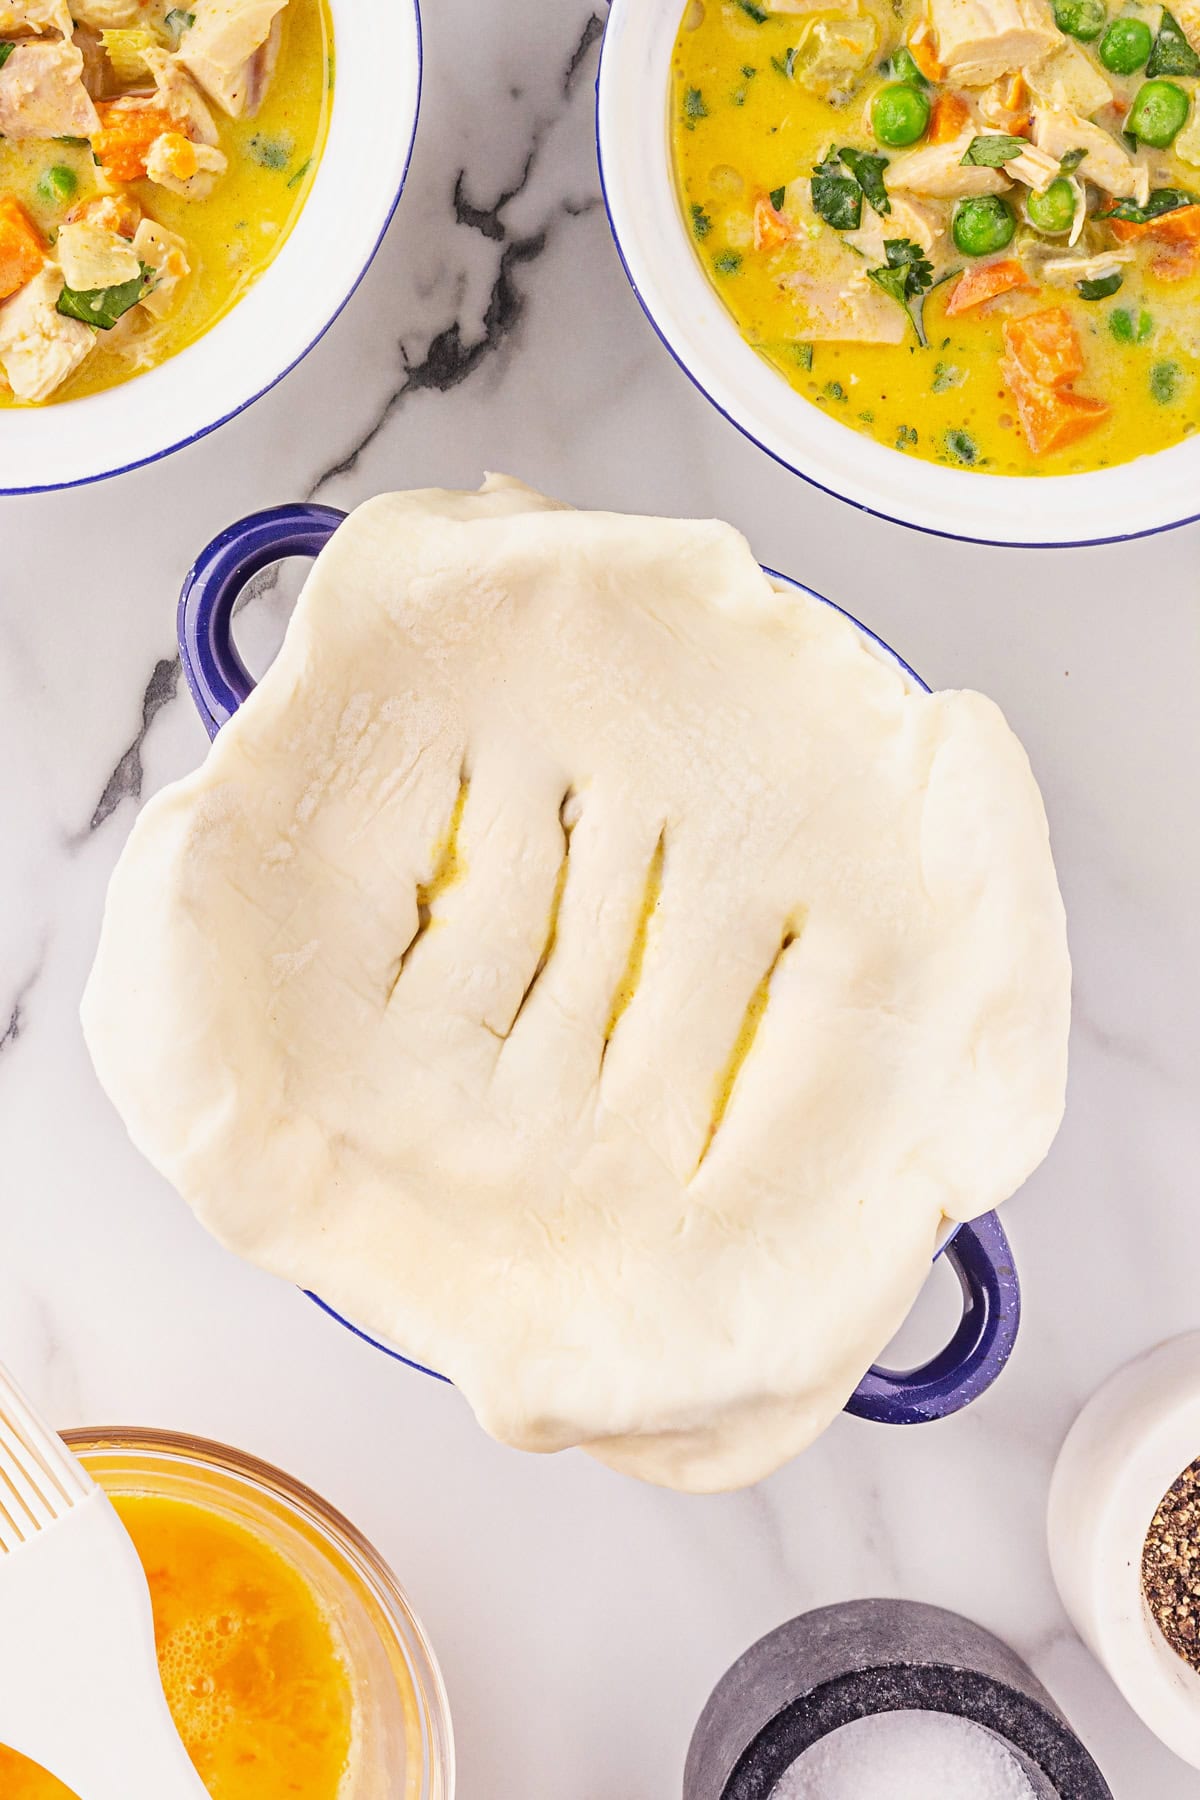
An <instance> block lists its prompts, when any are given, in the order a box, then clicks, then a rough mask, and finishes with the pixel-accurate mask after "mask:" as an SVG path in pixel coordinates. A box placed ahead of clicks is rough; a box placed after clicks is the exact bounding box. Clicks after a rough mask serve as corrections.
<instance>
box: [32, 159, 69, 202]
mask: <svg viewBox="0 0 1200 1800" xmlns="http://www.w3.org/2000/svg"><path fill="white" fill-rule="evenodd" d="M78 188H79V177H78V175H76V173H75V171H74V169H68V168H64V166H63V165H62V164H61V163H57V164H56V165H55V167H54V168H52V169H46V170H45V171H44V172H43V174H42V176H41V179H40V180H39V182H38V184H37V191H38V194H39V196H40V197H41V199H43V200H44V201H45V202H46V205H47V206H65V205H66V203H67V201H68V200H73V199H74V198H75V195H76V192H77V191H78Z"/></svg>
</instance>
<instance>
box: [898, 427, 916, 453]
mask: <svg viewBox="0 0 1200 1800" xmlns="http://www.w3.org/2000/svg"><path fill="white" fill-rule="evenodd" d="M917 442H918V438H917V434H916V432H915V431H914V430H913V428H912V426H911V425H901V427H900V429H899V431H898V432H897V433H896V448H897V450H907V449H908V447H909V445H910V444H915V443H917Z"/></svg>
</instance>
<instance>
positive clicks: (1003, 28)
mask: <svg viewBox="0 0 1200 1800" xmlns="http://www.w3.org/2000/svg"><path fill="white" fill-rule="evenodd" d="M929 17H930V22H931V24H932V26H933V31H934V35H935V37H936V39H937V53H938V60H939V61H940V63H941V65H942V67H943V69H944V70H945V73H946V78H947V80H949V81H952V82H955V83H956V84H958V85H961V86H963V87H987V86H988V85H989V83H991V82H993V81H995V80H996V79H997V78H998V77H999V76H1001V75H1008V74H1011V73H1012V72H1013V71H1014V70H1016V69H1024V68H1025V67H1026V66H1027V65H1028V64H1029V63H1032V62H1036V61H1037V60H1038V58H1039V57H1042V56H1045V55H1047V54H1048V52H1049V51H1051V50H1052V49H1053V48H1054V46H1055V45H1056V44H1058V43H1061V41H1062V38H1061V34H1060V32H1059V30H1058V27H1057V25H1056V24H1055V22H1054V14H1053V12H1052V11H1051V9H1050V5H1049V0H930V6H929Z"/></svg>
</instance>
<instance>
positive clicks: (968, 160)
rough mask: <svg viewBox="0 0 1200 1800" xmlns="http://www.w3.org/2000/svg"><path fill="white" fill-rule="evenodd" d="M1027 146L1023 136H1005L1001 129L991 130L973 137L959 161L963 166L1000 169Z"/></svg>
mask: <svg viewBox="0 0 1200 1800" xmlns="http://www.w3.org/2000/svg"><path fill="white" fill-rule="evenodd" d="M1028 148H1029V145H1028V144H1027V143H1026V142H1025V139H1024V138H1019V137H1007V136H1006V135H1005V134H1004V132H1002V131H993V132H990V133H989V134H988V135H987V136H986V137H973V138H972V139H971V141H970V143H969V144H968V145H967V147H966V150H965V151H964V152H963V155H962V158H961V161H962V164H963V166H964V167H974V168H977V169H1000V168H1003V166H1004V164H1005V163H1007V162H1012V161H1013V159H1014V158H1015V157H1018V156H1021V155H1022V154H1023V153H1024V152H1025V151H1026V150H1028Z"/></svg>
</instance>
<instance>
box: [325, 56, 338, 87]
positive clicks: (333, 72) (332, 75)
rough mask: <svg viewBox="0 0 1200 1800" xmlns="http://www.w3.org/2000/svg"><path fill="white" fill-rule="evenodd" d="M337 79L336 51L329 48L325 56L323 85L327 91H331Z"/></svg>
mask: <svg viewBox="0 0 1200 1800" xmlns="http://www.w3.org/2000/svg"><path fill="white" fill-rule="evenodd" d="M336 80H337V52H336V51H334V50H331V51H330V52H329V55H328V56H327V57H326V58H325V86H326V89H327V90H328V92H329V93H331V94H332V92H333V84H334V82H335V81H336Z"/></svg>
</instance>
